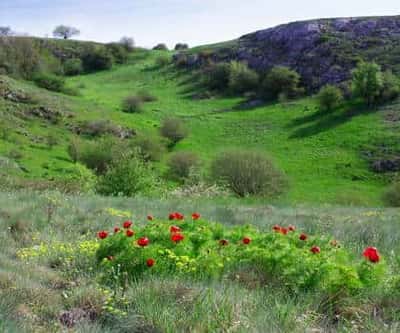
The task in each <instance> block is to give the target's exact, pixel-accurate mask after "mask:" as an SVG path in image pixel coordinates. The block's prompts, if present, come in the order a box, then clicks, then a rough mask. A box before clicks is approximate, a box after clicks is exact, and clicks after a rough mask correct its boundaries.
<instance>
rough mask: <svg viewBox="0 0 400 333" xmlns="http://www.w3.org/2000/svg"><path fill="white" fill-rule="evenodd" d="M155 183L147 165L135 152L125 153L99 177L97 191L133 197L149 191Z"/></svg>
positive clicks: (104, 193)
mask: <svg viewBox="0 0 400 333" xmlns="http://www.w3.org/2000/svg"><path fill="white" fill-rule="evenodd" d="M156 183H157V180H156V177H155V176H154V174H153V171H152V170H151V169H150V167H149V165H147V164H145V163H144V162H143V161H142V160H141V159H140V158H139V157H138V156H136V155H135V154H132V153H125V154H122V155H121V157H120V158H118V159H116V160H114V161H113V162H112V163H111V165H110V166H109V168H108V169H107V171H106V173H105V174H104V175H103V176H101V177H100V179H99V182H98V185H97V191H98V192H99V193H100V194H103V195H113V196H120V195H122V196H127V197H133V196H135V195H137V194H149V193H151V192H152V191H153V188H154V187H155V186H156Z"/></svg>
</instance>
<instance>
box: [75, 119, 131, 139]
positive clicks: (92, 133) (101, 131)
mask: <svg viewBox="0 0 400 333" xmlns="http://www.w3.org/2000/svg"><path fill="white" fill-rule="evenodd" d="M123 131H125V130H124V129H123V128H121V127H120V126H118V125H116V124H114V123H113V122H111V121H110V120H104V119H95V120H87V121H84V122H82V123H80V124H79V125H78V126H77V127H76V129H75V132H76V133H77V134H79V135H86V136H89V137H100V136H105V135H114V136H117V137H123V136H122V135H121V132H123Z"/></svg>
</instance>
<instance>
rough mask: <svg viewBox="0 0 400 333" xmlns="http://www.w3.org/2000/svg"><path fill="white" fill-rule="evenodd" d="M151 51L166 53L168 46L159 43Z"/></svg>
mask: <svg viewBox="0 0 400 333" xmlns="http://www.w3.org/2000/svg"><path fill="white" fill-rule="evenodd" d="M153 50H158V51H168V46H167V45H166V44H164V43H159V44H157V45H156V46H154V47H153Z"/></svg>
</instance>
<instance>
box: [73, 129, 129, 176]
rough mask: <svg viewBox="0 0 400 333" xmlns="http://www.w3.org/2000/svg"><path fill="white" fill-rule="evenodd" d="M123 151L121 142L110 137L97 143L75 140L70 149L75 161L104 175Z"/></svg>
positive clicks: (103, 138)
mask: <svg viewBox="0 0 400 333" xmlns="http://www.w3.org/2000/svg"><path fill="white" fill-rule="evenodd" d="M122 150H123V147H121V146H120V145H119V142H118V141H116V140H115V139H112V138H110V137H102V138H101V139H99V140H97V141H79V140H74V141H72V142H71V143H70V145H69V147H68V153H69V155H70V157H71V159H72V160H73V161H75V162H80V163H82V164H83V165H85V166H86V167H88V168H89V169H91V170H93V171H94V172H96V173H97V174H104V173H105V172H106V171H107V169H108V166H109V165H110V164H111V163H112V161H113V160H114V159H116V158H118V156H119V155H120V154H121V151H122Z"/></svg>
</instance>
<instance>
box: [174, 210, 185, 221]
mask: <svg viewBox="0 0 400 333" xmlns="http://www.w3.org/2000/svg"><path fill="white" fill-rule="evenodd" d="M175 218H176V219H177V220H183V219H184V216H183V215H182V214H181V213H178V212H176V213H175Z"/></svg>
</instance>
